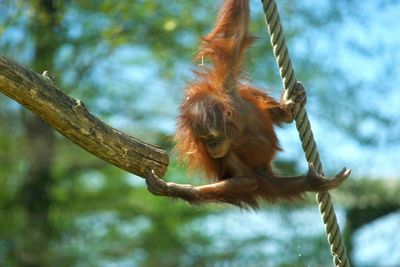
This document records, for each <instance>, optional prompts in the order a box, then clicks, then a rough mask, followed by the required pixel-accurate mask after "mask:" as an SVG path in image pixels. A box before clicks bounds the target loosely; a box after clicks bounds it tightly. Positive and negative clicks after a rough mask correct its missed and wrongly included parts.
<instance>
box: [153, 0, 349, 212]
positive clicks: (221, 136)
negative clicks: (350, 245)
mask: <svg viewBox="0 0 400 267" xmlns="http://www.w3.org/2000/svg"><path fill="white" fill-rule="evenodd" d="M248 20H249V3H248V0H225V1H224V3H223V5H222V7H221V10H220V12H219V14H218V17H217V21H216V24H215V26H214V28H213V30H212V31H211V32H210V33H209V34H208V35H206V36H204V37H203V44H202V46H201V47H200V50H199V52H198V53H197V58H198V59H200V58H201V59H202V58H207V59H210V60H211V63H212V64H211V66H210V67H206V66H203V67H201V70H199V71H196V72H195V73H196V79H195V80H194V81H193V82H192V83H191V84H190V85H189V86H188V88H187V91H186V97H185V100H184V101H183V103H182V105H181V110H180V116H179V119H178V129H177V133H176V137H175V138H176V141H177V147H176V150H177V152H178V153H179V154H180V156H181V157H182V158H184V159H186V160H187V162H188V165H189V168H191V169H202V170H203V171H204V172H205V174H206V176H207V177H209V178H213V177H214V178H215V179H216V181H215V182H214V183H211V184H207V185H203V186H192V185H189V184H187V185H183V184H176V183H172V182H165V181H163V180H161V179H160V178H159V177H157V176H156V174H155V173H154V172H153V171H150V172H149V174H148V177H147V179H146V183H147V186H148V189H149V191H150V192H151V193H153V194H155V195H162V196H169V197H175V198H181V199H185V200H187V201H188V202H190V203H194V204H198V203H203V202H225V203H230V204H233V205H236V206H239V207H243V208H249V207H251V208H257V207H258V206H259V200H262V199H264V200H267V201H275V200H277V199H287V200H294V199H297V198H299V197H301V196H302V194H303V193H304V192H307V191H326V190H330V189H333V188H336V187H338V186H339V185H340V184H341V183H342V182H343V181H344V180H345V179H346V178H347V177H348V176H349V174H350V170H349V169H346V168H344V169H343V170H342V171H341V172H339V173H338V174H337V175H336V176H335V177H332V178H328V177H324V176H322V175H319V174H317V173H316V172H315V170H314V168H313V166H312V165H311V164H310V165H309V171H308V173H307V174H306V175H301V176H295V177H280V176H277V175H276V174H274V173H273V171H272V167H271V162H272V160H273V158H274V156H275V154H276V152H277V151H279V150H281V149H280V146H279V142H278V138H277V136H276V134H275V131H274V128H273V125H274V124H275V125H280V124H282V123H283V122H292V121H293V115H292V109H293V106H294V104H295V103H294V102H297V103H299V104H301V105H304V104H305V102H306V96H305V92H304V88H303V87H302V86H301V84H300V83H298V84H296V86H295V89H294V93H293V94H294V97H293V99H294V102H293V101H285V100H284V99H285V98H284V97H282V100H281V101H280V103H278V102H276V101H275V100H274V99H273V98H272V97H270V96H268V95H267V94H266V93H264V92H263V91H262V90H260V89H257V88H254V87H252V86H251V85H249V84H248V83H246V82H245V80H244V77H243V74H242V70H241V64H242V57H243V53H244V51H245V49H246V48H248V47H249V46H250V45H251V44H252V42H253V41H254V39H255V38H254V37H252V36H250V35H249V34H248V32H247V24H248Z"/></svg>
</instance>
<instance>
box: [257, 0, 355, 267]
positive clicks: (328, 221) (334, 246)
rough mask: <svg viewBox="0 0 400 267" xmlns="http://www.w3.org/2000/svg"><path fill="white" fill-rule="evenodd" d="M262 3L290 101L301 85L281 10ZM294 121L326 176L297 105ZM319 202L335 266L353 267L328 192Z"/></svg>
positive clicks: (306, 148)
mask: <svg viewBox="0 0 400 267" xmlns="http://www.w3.org/2000/svg"><path fill="white" fill-rule="evenodd" d="M261 2H262V4H263V7H264V13H265V19H266V23H267V26H268V32H269V35H270V36H271V45H272V48H273V51H274V55H275V57H276V61H277V63H278V67H279V72H280V75H281V78H282V81H283V86H284V90H287V92H288V94H287V95H288V97H289V98H290V96H291V95H292V91H293V88H294V86H295V85H296V83H297V80H296V77H295V74H294V70H293V66H292V63H291V60H290V57H289V51H288V49H287V47H286V42H285V37H284V33H283V29H282V26H281V23H280V19H279V13H278V9H277V6H276V3H275V0H261ZM294 117H295V121H296V127H297V130H298V131H299V136H300V140H301V142H302V146H303V150H304V152H305V155H306V159H307V161H308V162H312V163H313V164H314V167H315V170H316V171H317V172H318V173H319V174H322V175H323V174H324V172H323V170H322V164H321V161H320V158H319V154H318V150H317V144H316V143H315V140H314V137H313V133H312V130H311V125H310V121H309V120H308V116H307V112H306V110H305V108H304V107H300V106H299V105H296V107H295V110H294ZM316 198H317V202H318V204H319V209H320V212H321V216H322V219H323V222H324V224H325V231H326V233H327V236H328V243H329V245H330V249H331V253H332V257H333V263H334V264H335V266H340V267H342V266H343V267H349V266H350V263H349V260H348V258H347V254H346V249H345V247H344V244H343V241H342V237H341V234H340V229H339V225H338V223H337V220H336V215H335V211H334V209H333V204H332V201H331V196H330V194H329V193H328V192H320V193H317V197H316Z"/></svg>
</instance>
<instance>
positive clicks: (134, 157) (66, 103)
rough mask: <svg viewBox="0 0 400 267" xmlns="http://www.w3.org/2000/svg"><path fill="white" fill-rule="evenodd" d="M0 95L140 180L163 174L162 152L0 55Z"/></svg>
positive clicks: (45, 78)
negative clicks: (8, 98)
mask: <svg viewBox="0 0 400 267" xmlns="http://www.w3.org/2000/svg"><path fill="white" fill-rule="evenodd" d="M0 92H2V93H3V94H5V95H6V96H8V97H10V98H12V99H14V100H15V101H17V102H18V103H20V104H21V105H22V106H24V107H26V108H27V109H29V110H30V111H32V112H33V113H35V114H36V115H38V116H39V117H41V118H42V119H43V120H44V121H46V122H47V123H48V124H49V125H51V126H52V127H53V128H54V129H56V130H57V131H59V132H60V133H61V134H63V135H64V136H65V137H67V138H68V139H69V140H71V141H72V142H74V143H75V144H77V145H78V146H80V147H82V148H84V149H85V150H87V151H89V152H90V153H92V154H93V155H95V156H97V157H99V158H101V159H103V160H105V161H107V162H109V163H111V164H113V165H115V166H117V167H119V168H121V169H124V170H126V171H128V172H130V173H133V174H136V175H138V176H141V177H146V175H147V172H148V170H150V169H153V170H155V172H156V173H157V174H159V175H161V176H162V175H164V173H165V172H166V170H167V167H168V161H169V159H168V154H167V152H166V151H164V150H162V149H160V148H158V147H156V146H154V145H151V144H147V143H145V142H143V141H141V140H139V139H137V138H134V137H131V136H129V135H127V134H124V133H122V132H120V131H118V130H116V129H114V128H112V127H110V126H109V125H107V124H105V123H104V122H102V121H101V120H100V119H98V118H97V117H95V116H94V115H93V114H91V113H90V112H89V111H88V110H87V109H86V107H85V106H84V104H83V103H82V102H81V101H80V100H76V99H74V98H71V97H69V96H68V95H66V94H64V93H63V92H62V91H61V90H60V89H58V88H57V86H56V85H55V84H54V83H53V82H52V81H51V79H50V78H49V77H48V76H41V75H39V74H37V73H35V72H33V71H31V70H29V69H27V68H25V67H24V66H22V65H20V64H18V63H17V62H15V61H13V60H11V59H8V58H6V57H4V56H1V55H0Z"/></svg>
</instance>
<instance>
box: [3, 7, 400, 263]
mask: <svg viewBox="0 0 400 267" xmlns="http://www.w3.org/2000/svg"><path fill="white" fill-rule="evenodd" d="M311 2H312V1H308V2H307V1H282V2H280V1H279V3H278V4H279V8H280V10H281V17H282V19H283V24H284V28H285V35H286V37H287V39H288V40H289V41H288V44H289V46H290V47H289V48H290V49H289V51H290V52H291V56H292V59H293V62H294V63H295V66H296V74H297V77H298V78H299V79H301V80H302V81H304V82H305V84H309V85H310V92H312V94H310V97H309V99H310V102H312V103H314V104H315V105H314V107H317V108H315V109H314V114H316V115H317V116H318V117H319V118H324V117H325V119H326V121H328V122H329V127H328V128H329V129H331V128H332V127H337V128H341V127H342V128H343V129H344V130H345V132H346V133H347V134H349V135H351V136H354V137H355V140H359V141H360V143H362V144H366V143H368V144H370V145H371V144H372V145H373V144H376V143H377V142H378V141H379V142H380V143H382V142H384V141H381V140H387V142H394V143H395V142H398V140H397V139H398V138H397V136H396V135H393V133H396V132H398V131H396V129H397V128H396V127H398V125H397V124H396V117H391V116H389V115H393V114H389V115H388V114H387V113H385V112H378V111H377V107H376V106H375V105H374V103H371V101H369V102H368V101H367V102H365V99H372V100H375V99H376V95H377V93H376V92H375V91H374V90H375V89H374V90H373V89H371V87H372V86H370V83H368V82H366V81H364V80H362V76H357V75H355V76H354V77H355V78H354V77H350V76H347V75H346V74H345V73H344V71H343V70H342V66H341V63H340V62H339V61H338V62H339V63H337V62H336V61H337V54H336V53H333V55H332V54H330V55H328V54H327V53H328V52H326V51H338V50H339V49H338V47H341V46H339V45H338V43H339V42H340V41H342V42H349V45H348V46H349V47H355V48H357V49H356V52H357V54H362V55H366V58H367V59H371V60H372V59H373V57H374V55H375V56H376V54H377V53H373V54H370V53H366V52H369V51H370V50H369V49H368V46H367V47H365V46H363V45H365V44H363V45H358V46H357V45H351V44H350V43H351V42H354V39H351V38H350V40H348V39H346V38H344V37H342V38H343V39H342V40H340V39H339V38H336V35H335V34H333V33H338V32H340V31H341V29H343V28H345V27H344V24H341V23H343V22H344V21H346V20H351V19H353V20H355V21H360V20H363V16H365V14H367V13H368V12H356V13H354V12H355V11H354V12H353V10H357V9H356V8H354V7H357V8H358V9H362V8H365V9H366V8H367V6H369V5H367V4H365V5H364V4H362V5H361V4H360V3H358V2H356V1H335V2H332V1H331V2H330V1H322V2H318V3H314V2H312V3H313V4H310V3H311ZM51 3H54V6H53V7H51V6H48V5H50V4H51ZM379 3H380V4H381V5H380V6H379V8H382V9H383V8H385V5H386V7H390V5H391V4H390V1H377V2H376V5H377V6H378V5H379ZM314 5H316V6H314ZM49 7H50V8H49ZM377 8H378V7H377ZM317 9H318V12H316V10H317ZM216 11H217V4H216V2H215V1H212V0H206V1H186V0H177V1H162V0H159V1H144V0H131V1H115V0H105V1H94V0H82V1H81V0H80V1H77V0H69V1H61V0H59V1H36V0H32V1H22V0H18V1H13V0H5V1H0V14H2V16H0V35H1V38H0V52H1V53H2V54H5V55H7V56H9V57H12V58H15V59H17V60H19V61H21V62H23V63H25V64H27V65H28V66H30V67H31V68H34V69H35V70H36V71H37V72H39V73H41V72H42V71H43V70H45V69H49V70H50V72H51V73H53V74H55V76H56V83H57V84H58V85H59V87H60V88H62V89H63V90H66V91H67V92H68V93H69V94H71V95H72V96H74V97H76V98H79V99H81V100H82V101H83V102H84V103H85V104H86V106H88V108H89V109H90V110H91V111H92V112H93V113H95V114H96V115H99V116H100V117H102V118H103V119H104V120H106V121H107V122H109V123H110V124H112V125H113V126H115V127H116V128H118V129H121V130H123V131H126V132H129V133H131V134H132V135H134V136H135V137H138V138H141V139H144V140H146V141H149V142H152V143H156V144H159V145H160V146H161V147H163V148H165V149H168V150H171V149H172V146H173V143H172V141H171V135H172V133H173V127H174V126H173V124H174V117H175V115H176V110H177V106H178V100H179V99H180V97H181V95H182V92H183V88H184V86H185V81H187V80H190V78H191V75H192V73H191V69H193V68H194V66H195V64H196V63H192V62H191V58H192V55H193V54H194V52H195V51H196V47H197V45H198V43H199V40H200V38H199V37H200V36H201V35H202V34H204V33H206V32H207V30H209V29H210V28H211V26H212V24H213V20H214V15H215V13H216ZM262 17H263V14H262V11H261V5H260V4H259V3H257V4H256V3H255V2H254V3H252V20H251V25H250V28H251V32H253V33H254V34H255V35H257V36H259V41H258V42H257V43H256V44H255V45H254V48H253V49H252V50H251V51H250V53H249V57H248V58H249V62H248V63H249V64H248V69H247V70H248V74H249V76H250V78H251V80H252V81H254V83H255V84H261V85H262V86H263V87H267V88H280V86H281V85H280V84H281V81H280V80H279V76H278V73H277V69H276V66H275V59H274V58H273V57H272V52H271V47H270V45H269V41H268V37H266V35H265V25H264V22H263V18H262ZM366 21H371V20H366ZM339 26H340V27H339ZM322 37H323V38H322ZM324 40H325V41H324ZM324 42H326V43H324ZM371 42H372V40H371ZM377 46H379V44H377ZM382 46H384V45H382ZM374 47H375V46H374ZM374 51H377V50H376V49H375V50H374ZM324 52H326V53H324ZM381 53H385V55H388V54H389V55H392V56H393V57H395V55H394V54H393V53H392V54H390V50H389V49H386V50H385V49H383V50H379V53H378V54H379V55H381ZM379 62H380V63H379V64H382V66H389V67H387V68H383V69H385V70H392V71H388V73H386V72H382V73H381V76H379V79H378V78H376V79H375V80H374V81H373V83H372V84H378V85H380V84H381V83H380V81H385V80H386V78H387V77H389V76H388V75H391V76H393V75H394V74H396V73H394V72H395V71H394V70H396V68H395V67H396V66H393V65H390V64H393V62H399V61H396V60H395V59H393V58H392V57H389V56H386V57H383V61H379ZM347 63H348V62H347ZM389 63H390V64H389ZM388 64H389V65H388ZM397 69H398V68H397ZM360 77H361V78H360ZM382 84H383V85H385V86H386V87H388V85H387V84H386V83H383V82H382ZM375 87H379V88H380V86H374V88H375ZM278 91H279V90H277V89H276V90H275V91H274V90H272V91H270V92H271V93H272V94H273V95H275V96H278V95H279V92H278ZM361 92H362V94H363V95H361ZM368 92H370V97H365V95H364V94H365V93H368ZM371 92H372V94H371ZM379 93H380V94H382V95H383V97H384V96H390V95H391V94H393V95H394V93H393V91H392V93H390V92H386V93H385V92H384V91H383V90H379ZM155 96H156V97H155ZM316 99H318V101H316ZM338 99H339V101H338ZM342 99H343V101H341V100H342ZM389 99H390V98H389ZM344 100H345V101H344ZM372 102H373V101H372ZM349 103H351V104H349ZM315 110H317V111H318V112H315ZM312 111H313V110H312ZM28 117H29V116H26V112H24V111H23V110H22V109H21V108H20V107H19V106H18V105H16V104H15V103H13V102H12V101H10V100H8V99H6V98H5V97H2V96H0V207H1V208H0V218H2V219H1V220H0V265H4V266H110V265H113V266H144V267H147V266H148V267H152V266H294V264H297V265H299V266H306V265H310V266H316V265H317V264H319V265H321V266H326V265H328V264H330V263H331V259H330V255H329V248H327V245H326V241H325V237H324V233H323V231H322V225H319V228H318V231H317V230H316V227H315V224H314V222H315V221H318V223H319V224H320V222H319V220H320V219H319V216H318V215H316V214H317V211H316V210H312V211H311V210H310V209H308V208H304V207H302V205H303V204H299V205H290V207H292V209H290V208H288V206H281V207H278V208H276V207H275V208H272V207H268V211H262V212H259V213H257V214H256V215H255V214H254V213H251V212H249V213H248V212H240V211H237V210H232V209H229V208H227V207H226V206H221V205H207V206H204V207H191V206H188V205H187V204H185V203H183V202H182V201H173V200H168V199H166V198H159V197H155V196H153V195H151V194H149V193H148V192H147V190H146V187H145V184H144V181H143V179H141V178H138V177H134V176H133V175H129V174H127V173H124V172H122V171H121V170H118V169H117V168H115V167H113V166H109V165H108V164H106V163H105V162H102V161H101V160H99V159H97V158H94V157H93V156H91V155H90V154H88V153H87V152H85V151H83V150H82V149H80V148H78V147H77V146H75V145H73V144H71V143H70V142H68V141H67V140H65V139H64V137H62V136H60V135H58V134H55V136H56V139H55V140H56V141H55V145H54V151H53V152H54V153H53V155H54V156H53V157H52V158H51V159H50V161H49V162H51V164H50V165H49V166H33V165H34V164H33V163H32V162H31V161H30V160H29V157H28V156H27V151H26V150H27V149H26V148H27V147H29V146H30V145H31V143H32V142H33V141H34V140H32V139H30V138H33V139H40V138H41V136H40V133H39V134H37V135H36V136H34V137H32V135H31V136H30V137H29V135H28V133H27V130H26V129H27V127H26V126H27V123H28V122H29V118H28ZM364 117H367V118H368V121H367V124H368V125H371V124H373V123H378V125H379V126H381V128H379V129H378V130H374V128H373V127H372V130H371V131H368V132H367V133H365V132H364V131H363V129H364V128H365V127H366V126H365V125H364V124H363V123H362V122H365V121H363V118H364ZM368 125H367V126H368ZM367 128H368V127H367ZM368 129H371V128H368ZM385 129H386V130H388V129H389V130H390V129H394V130H393V131H385ZM386 132H388V133H389V134H385V133H386ZM390 133H392V134H390ZM321 141H327V140H321ZM39 152H40V151H38V153H37V155H41V154H40V153H39ZM171 154H173V153H171ZM172 158H173V157H172ZM299 158H300V157H299ZM299 158H295V159H293V160H285V161H280V162H278V164H277V167H278V168H279V169H282V173H298V166H299V165H300V164H299ZM35 168H42V169H44V170H46V171H49V172H50V174H51V178H50V179H49V181H47V183H46V190H44V192H45V193H46V194H47V195H46V197H48V198H49V199H50V207H49V208H48V210H47V209H45V208H43V209H42V212H43V213H42V214H44V216H42V218H39V219H38V218H36V219H37V220H33V219H32V218H35V214H31V213H30V212H29V210H27V207H26V206H27V205H26V203H24V202H23V201H22V199H23V195H21V194H22V192H23V191H22V190H21V188H22V187H24V186H25V187H26V185H27V184H30V183H31V182H32V181H33V182H34V181H36V180H37V179H38V178H40V177H30V176H29V173H30V171H31V170H32V169H35ZM166 179H167V180H173V181H175V182H182V183H187V182H188V180H189V181H190V182H191V183H195V184H201V183H204V181H203V180H201V179H200V178H199V177H198V176H196V177H194V178H188V177H187V173H186V169H185V167H184V166H183V165H182V164H181V163H177V162H175V161H174V160H172V163H171V166H170V167H169V170H168V173H167V176H166ZM371 188H372V189H376V190H375V192H376V193H373V194H372V193H371V194H370V193H364V194H357V192H371V190H372V189H371ZM343 192H344V196H341V197H340V194H339V200H340V201H341V199H343V200H342V202H343V203H347V204H348V203H351V206H345V207H346V208H348V209H349V210H351V211H352V212H353V213H352V214H351V215H353V216H354V217H353V218H356V219H357V220H354V223H355V224H357V226H359V225H362V224H364V223H365V222H369V220H371V218H376V217H378V216H382V212H381V211H382V209H379V210H378V211H377V210H376V207H379V203H384V205H385V206H386V207H390V211H392V210H395V209H397V208H398V206H396V205H397V202H395V204H396V205H394V208H392V207H393V206H391V205H390V204H392V203H393V199H395V196H397V195H398V190H397V191H396V190H394V189H393V188H386V187H385V186H383V185H382V186H376V184H375V183H371V184H370V183H368V182H367V183H364V181H363V182H362V183H361V184H358V183H357V184H355V186H353V187H352V186H349V187H346V188H345V189H344V191H343ZM40 197H42V196H39V197H38V199H40ZM38 199H37V200H36V201H37V202H38V203H39V204H40V201H38ZM34 201H35V200H34ZM388 203H389V204H388ZM366 204H367V205H366ZM293 207H295V209H293ZM351 208H353V209H351ZM366 208H367V209H368V210H367V211H365V209H366ZM359 210H362V214H361V215H360V213H357V214H354V212H358V211H359ZM383 210H384V211H385V212H383V215H384V214H385V213H386V212H389V211H387V210H386V209H383ZM310 214H314V215H315V216H314V217H313V216H310ZM36 215H37V214H36ZM46 215H47V216H46ZM357 215H360V216H359V217H357ZM305 218H306V219H305ZM308 222H313V223H312V224H310V223H308ZM278 226H279V227H278ZM253 228H254V229H253ZM310 229H311V230H310ZM312 230H314V232H313V231H312ZM316 231H317V232H316Z"/></svg>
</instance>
